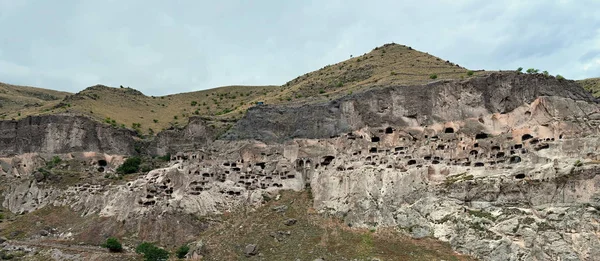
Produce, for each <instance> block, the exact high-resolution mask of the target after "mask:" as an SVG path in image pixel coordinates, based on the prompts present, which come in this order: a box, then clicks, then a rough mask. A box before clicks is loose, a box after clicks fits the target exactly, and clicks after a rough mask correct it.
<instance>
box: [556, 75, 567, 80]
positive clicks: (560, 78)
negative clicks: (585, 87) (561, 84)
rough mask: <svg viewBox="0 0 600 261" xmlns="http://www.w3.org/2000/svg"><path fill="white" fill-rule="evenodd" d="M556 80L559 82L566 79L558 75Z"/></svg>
mask: <svg viewBox="0 0 600 261" xmlns="http://www.w3.org/2000/svg"><path fill="white" fill-rule="evenodd" d="M556 79H558V80H564V79H565V77H563V76H562V75H560V74H557V75H556Z"/></svg>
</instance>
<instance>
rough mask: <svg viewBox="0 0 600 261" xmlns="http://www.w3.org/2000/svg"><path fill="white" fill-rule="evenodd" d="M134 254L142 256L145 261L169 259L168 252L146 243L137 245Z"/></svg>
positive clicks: (164, 260)
mask: <svg viewBox="0 0 600 261" xmlns="http://www.w3.org/2000/svg"><path fill="white" fill-rule="evenodd" d="M135 252H136V253H138V254H142V255H144V260H146V261H166V260H167V259H169V252H168V251H167V250H164V249H162V248H160V247H157V246H155V245H154V244H152V243H148V242H143V243H141V244H139V245H138V246H137V247H136V248H135ZM186 254H187V253H186Z"/></svg>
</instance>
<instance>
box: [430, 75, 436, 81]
mask: <svg viewBox="0 0 600 261" xmlns="http://www.w3.org/2000/svg"><path fill="white" fill-rule="evenodd" d="M429 79H432V80H435V79H437V74H432V75H429Z"/></svg>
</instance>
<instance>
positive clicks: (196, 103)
mask: <svg viewBox="0 0 600 261" xmlns="http://www.w3.org/2000/svg"><path fill="white" fill-rule="evenodd" d="M190 105H191V106H192V107H193V106H196V105H198V102H197V101H192V102H191V103H190Z"/></svg>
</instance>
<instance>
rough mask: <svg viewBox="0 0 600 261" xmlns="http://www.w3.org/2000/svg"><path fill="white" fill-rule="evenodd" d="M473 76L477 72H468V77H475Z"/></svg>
mask: <svg viewBox="0 0 600 261" xmlns="http://www.w3.org/2000/svg"><path fill="white" fill-rule="evenodd" d="M473 74H475V72H474V71H468V72H467V75H469V76H473Z"/></svg>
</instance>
